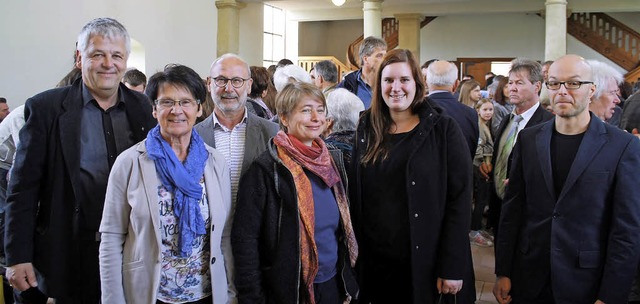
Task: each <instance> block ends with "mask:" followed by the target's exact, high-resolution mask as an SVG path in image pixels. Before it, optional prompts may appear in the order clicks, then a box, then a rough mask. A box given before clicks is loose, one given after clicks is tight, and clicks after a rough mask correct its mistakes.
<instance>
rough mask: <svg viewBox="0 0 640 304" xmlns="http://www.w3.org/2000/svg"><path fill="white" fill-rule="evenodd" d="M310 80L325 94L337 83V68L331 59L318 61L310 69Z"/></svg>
mask: <svg viewBox="0 0 640 304" xmlns="http://www.w3.org/2000/svg"><path fill="white" fill-rule="evenodd" d="M311 81H312V82H313V84H315V85H316V86H317V87H318V88H320V90H322V93H323V94H324V96H327V94H329V92H331V91H332V90H333V89H335V87H336V85H337V83H338V68H337V67H336V65H335V64H334V63H333V62H331V60H323V61H320V62H318V63H316V65H314V66H313V70H311Z"/></svg>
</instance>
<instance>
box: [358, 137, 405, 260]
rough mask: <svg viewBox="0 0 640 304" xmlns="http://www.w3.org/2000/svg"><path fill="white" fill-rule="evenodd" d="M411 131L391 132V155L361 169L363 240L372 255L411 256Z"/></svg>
mask: <svg viewBox="0 0 640 304" xmlns="http://www.w3.org/2000/svg"><path fill="white" fill-rule="evenodd" d="M414 133H415V129H414V130H412V131H410V132H408V133H401V134H392V135H391V136H390V142H389V147H390V149H389V156H388V158H387V159H385V160H383V161H381V162H380V161H379V162H376V163H375V164H373V165H367V166H364V167H363V168H362V191H363V193H362V202H363V203H362V212H363V225H364V226H363V228H364V229H363V236H364V240H363V243H364V245H365V248H363V249H362V251H364V250H366V251H367V252H368V254H370V256H371V257H376V258H382V259H385V260H386V261H387V262H391V261H402V260H408V259H409V258H410V253H411V251H410V247H411V242H410V239H409V235H410V231H409V207H408V196H407V189H406V182H405V181H406V172H407V162H408V160H409V155H410V154H411V151H412V146H411V138H412V135H413V134H414Z"/></svg>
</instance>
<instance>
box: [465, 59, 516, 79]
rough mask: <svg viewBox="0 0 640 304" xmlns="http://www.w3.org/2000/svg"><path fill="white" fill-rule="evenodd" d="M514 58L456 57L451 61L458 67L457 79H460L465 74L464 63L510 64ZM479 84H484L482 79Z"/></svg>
mask: <svg viewBox="0 0 640 304" xmlns="http://www.w3.org/2000/svg"><path fill="white" fill-rule="evenodd" d="M513 59H515V57H477V58H474V57H458V58H457V59H456V60H455V61H452V62H453V63H454V64H455V65H456V67H458V79H462V75H464V74H465V66H464V64H465V63H468V62H486V61H502V62H511V61H512V60H513ZM480 83H484V79H482V81H480Z"/></svg>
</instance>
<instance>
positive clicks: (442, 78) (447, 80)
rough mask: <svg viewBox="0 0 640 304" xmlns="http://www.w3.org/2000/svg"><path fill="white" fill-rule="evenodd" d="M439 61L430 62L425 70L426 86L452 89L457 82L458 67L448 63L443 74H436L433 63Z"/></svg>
mask: <svg viewBox="0 0 640 304" xmlns="http://www.w3.org/2000/svg"><path fill="white" fill-rule="evenodd" d="M438 61H440V60H436V61H434V62H432V63H431V64H430V65H429V67H428V68H427V85H430V86H439V87H453V85H454V84H455V83H456V80H458V67H456V65H455V64H453V63H452V62H448V63H449V67H448V68H447V69H446V70H445V71H444V73H439V74H436V71H435V70H434V66H435V65H434V64H433V63H435V62H438Z"/></svg>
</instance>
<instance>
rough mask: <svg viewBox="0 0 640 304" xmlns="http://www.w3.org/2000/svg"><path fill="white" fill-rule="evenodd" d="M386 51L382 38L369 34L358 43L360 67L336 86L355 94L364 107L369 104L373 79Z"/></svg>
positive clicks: (366, 107)
mask: <svg viewBox="0 0 640 304" xmlns="http://www.w3.org/2000/svg"><path fill="white" fill-rule="evenodd" d="M386 52H387V43H386V42H385V41H384V39H382V38H378V37H374V36H369V37H367V38H365V39H364V40H363V41H362V44H360V50H359V52H358V54H359V57H360V69H359V70H357V71H355V72H353V73H350V74H349V75H347V76H345V77H344V80H343V81H342V82H340V83H339V84H338V86H337V87H338V88H345V89H347V90H349V92H351V93H353V94H356V95H357V96H358V98H360V100H362V103H363V104H364V107H365V109H368V108H369V107H370V106H371V96H372V90H373V86H374V84H375V82H374V80H375V78H376V74H377V72H378V68H379V67H380V62H382V57H383V56H384V54H385V53H386Z"/></svg>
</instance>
